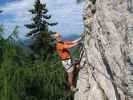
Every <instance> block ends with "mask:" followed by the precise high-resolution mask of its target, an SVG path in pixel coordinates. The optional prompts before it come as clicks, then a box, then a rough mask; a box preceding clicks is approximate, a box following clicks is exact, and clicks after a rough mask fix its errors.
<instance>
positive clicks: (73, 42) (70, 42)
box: [64, 38, 81, 45]
mask: <svg viewBox="0 0 133 100" xmlns="http://www.w3.org/2000/svg"><path fill="white" fill-rule="evenodd" d="M80 41H81V38H78V39H76V40H74V41H65V42H64V43H65V44H68V45H72V44H75V43H79V42H80Z"/></svg>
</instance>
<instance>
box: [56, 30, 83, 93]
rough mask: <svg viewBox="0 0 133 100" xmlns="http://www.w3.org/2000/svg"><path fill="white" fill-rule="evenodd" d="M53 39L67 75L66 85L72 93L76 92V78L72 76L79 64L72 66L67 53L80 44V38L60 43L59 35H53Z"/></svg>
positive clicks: (69, 55)
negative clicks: (67, 84)
mask: <svg viewBox="0 0 133 100" xmlns="http://www.w3.org/2000/svg"><path fill="white" fill-rule="evenodd" d="M54 38H55V39H56V42H57V43H56V51H57V53H58V55H59V57H60V59H61V60H62V64H63V66H64V68H65V71H66V72H67V75H68V83H69V85H70V89H71V90H72V91H77V88H76V80H75V78H76V76H75V74H74V71H75V69H78V67H79V63H75V64H73V62H72V59H71V54H70V52H69V50H68V49H69V48H72V47H74V46H76V45H78V44H79V43H80V40H81V39H80V38H79V39H77V40H74V41H62V39H61V35H60V33H58V32H57V33H56V34H54Z"/></svg>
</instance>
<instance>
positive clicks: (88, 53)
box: [75, 0, 133, 100]
mask: <svg viewBox="0 0 133 100" xmlns="http://www.w3.org/2000/svg"><path fill="white" fill-rule="evenodd" d="M92 1H94V0H86V2H85V5H84V13H83V18H84V25H85V32H84V33H83V34H82V35H83V37H84V40H83V57H82V61H81V67H82V68H81V70H80V72H79V77H78V81H77V87H78V88H79V91H78V92H76V93H75V100H133V0H96V2H93V3H92Z"/></svg>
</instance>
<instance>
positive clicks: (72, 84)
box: [67, 72, 76, 88]
mask: <svg viewBox="0 0 133 100" xmlns="http://www.w3.org/2000/svg"><path fill="white" fill-rule="evenodd" d="M67 74H68V83H69V86H70V88H74V87H75V85H76V84H75V78H74V73H73V72H68V73H67Z"/></svg>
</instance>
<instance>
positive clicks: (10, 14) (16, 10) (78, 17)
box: [0, 0, 83, 38]
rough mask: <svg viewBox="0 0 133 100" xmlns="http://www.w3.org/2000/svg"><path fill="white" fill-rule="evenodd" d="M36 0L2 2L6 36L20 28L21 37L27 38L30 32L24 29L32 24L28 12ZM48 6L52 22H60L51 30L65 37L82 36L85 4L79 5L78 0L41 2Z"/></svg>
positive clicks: (48, 0) (45, 0)
mask: <svg viewBox="0 0 133 100" xmlns="http://www.w3.org/2000/svg"><path fill="white" fill-rule="evenodd" d="M34 1H35V0H0V9H2V10H3V13H2V14H1V15H0V23H2V24H3V25H4V27H5V30H6V32H5V34H6V35H8V34H9V33H11V32H12V30H13V28H14V27H15V26H16V25H17V26H19V36H20V37H21V38H24V37H25V33H27V32H28V31H29V30H28V29H26V28H25V27H24V25H25V24H27V23H31V18H32V15H31V14H30V13H29V12H28V10H30V9H32V7H33V4H34ZM41 2H42V3H44V2H45V3H46V4H47V8H48V10H49V14H51V15H52V19H51V20H50V22H58V25H56V26H53V27H50V30H52V31H57V32H60V33H61V34H62V35H63V36H71V35H80V33H81V32H82V31H83V22H82V7H83V3H80V4H77V3H76V0H69V1H68V0H54V2H53V0H41Z"/></svg>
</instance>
